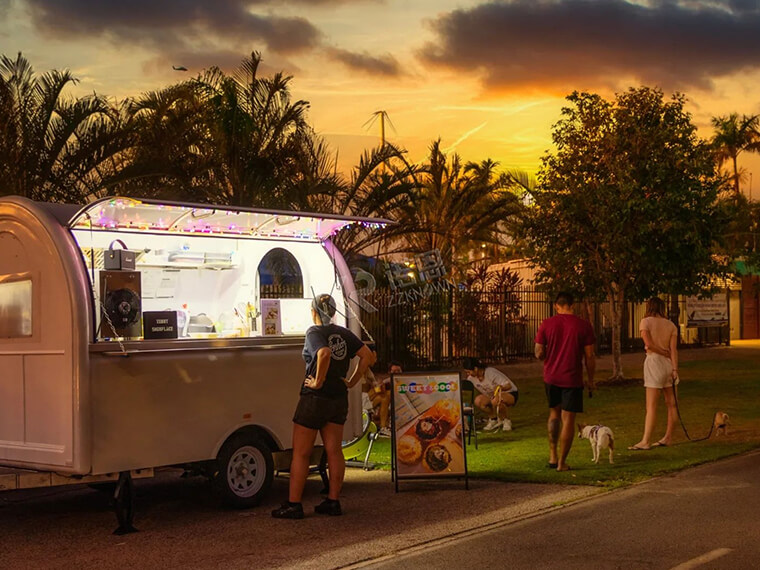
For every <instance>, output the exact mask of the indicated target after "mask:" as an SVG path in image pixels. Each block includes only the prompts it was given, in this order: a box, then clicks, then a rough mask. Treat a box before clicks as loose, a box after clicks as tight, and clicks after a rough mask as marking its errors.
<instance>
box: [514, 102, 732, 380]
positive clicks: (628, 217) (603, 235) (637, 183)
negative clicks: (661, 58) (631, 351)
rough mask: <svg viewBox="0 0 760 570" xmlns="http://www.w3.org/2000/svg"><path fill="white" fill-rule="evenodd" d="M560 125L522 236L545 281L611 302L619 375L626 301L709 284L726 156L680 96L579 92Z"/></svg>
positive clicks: (721, 216)
mask: <svg viewBox="0 0 760 570" xmlns="http://www.w3.org/2000/svg"><path fill="white" fill-rule="evenodd" d="M567 100H568V101H569V102H570V105H569V106H568V107H565V108H564V109H563V110H562V116H561V119H560V120H559V122H558V123H557V124H556V125H555V126H554V131H553V133H552V138H553V141H554V145H555V150H554V151H550V152H548V153H547V154H546V155H545V156H544V157H543V159H542V164H541V167H540V170H539V175H538V185H537V187H536V188H535V189H534V190H533V194H532V195H533V200H534V204H533V206H531V207H530V208H528V212H527V214H526V216H525V220H524V226H523V232H524V235H525V240H526V241H525V243H526V248H527V254H528V256H529V257H530V258H531V259H532V260H533V261H534V263H535V264H536V265H537V266H538V268H539V274H538V276H539V279H540V280H541V281H542V282H545V283H551V284H552V285H553V286H554V287H555V288H569V289H572V290H575V291H576V292H578V293H581V294H583V295H585V296H586V297H590V298H606V299H607V300H608V301H609V306H610V314H611V318H612V333H613V334H612V349H613V363H614V366H613V377H616V378H622V376H623V369H622V366H621V360H620V352H621V344H620V339H621V321H622V315H623V306H624V303H625V302H626V301H641V300H643V299H645V298H646V297H648V296H651V295H654V294H662V293H684V294H690V293H696V292H700V291H703V290H706V289H708V288H709V286H710V284H711V276H712V275H714V274H715V273H716V272H717V271H719V270H720V267H719V266H718V263H717V262H716V260H715V258H714V256H713V248H714V246H715V245H716V243H717V242H718V241H719V240H720V239H721V226H722V224H723V223H724V222H725V219H724V214H723V209H722V207H721V204H720V203H719V201H718V195H719V190H720V187H721V183H722V180H721V176H720V175H719V172H718V165H717V164H716V160H715V155H714V153H713V152H712V149H711V147H710V145H709V143H707V142H706V141H703V140H701V139H699V138H698V137H697V133H696V128H695V127H694V125H693V124H692V121H691V117H690V115H689V114H688V113H687V112H686V111H685V110H684V104H685V98H684V97H683V96H682V95H680V94H675V95H673V96H672V97H671V98H670V99H669V100H666V99H665V98H664V96H663V93H662V91H660V90H658V89H651V88H648V87H641V88H638V89H630V90H628V91H627V92H625V93H621V94H618V95H616V96H615V98H614V100H611V101H608V100H605V99H603V98H602V97H600V96H599V95H596V94H591V93H578V92H574V93H573V94H571V95H570V96H569V97H567Z"/></svg>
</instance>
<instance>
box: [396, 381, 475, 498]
mask: <svg viewBox="0 0 760 570" xmlns="http://www.w3.org/2000/svg"><path fill="white" fill-rule="evenodd" d="M392 406H393V413H392V420H393V430H392V431H393V467H394V471H395V474H396V481H397V482H398V479H404V478H420V479H422V478H436V477H441V476H448V477H462V476H465V477H466V475H467V459H466V455H465V446H464V437H463V433H462V432H463V427H464V424H463V422H462V392H461V389H460V382H459V374H457V373H450V372H440V373H425V374H396V375H394V376H393V398H392ZM397 489H398V485H397Z"/></svg>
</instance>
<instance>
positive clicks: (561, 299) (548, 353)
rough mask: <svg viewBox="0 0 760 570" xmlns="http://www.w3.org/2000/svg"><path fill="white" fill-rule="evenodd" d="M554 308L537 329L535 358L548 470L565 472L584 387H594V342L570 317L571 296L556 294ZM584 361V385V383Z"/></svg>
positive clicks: (581, 324) (591, 332)
mask: <svg viewBox="0 0 760 570" xmlns="http://www.w3.org/2000/svg"><path fill="white" fill-rule="evenodd" d="M554 308H555V310H556V311H557V314H556V315H554V316H553V317H551V318H548V319H546V320H545V321H544V322H542V323H541V326H540V327H538V332H537V333H536V358H539V359H541V360H543V361H544V387H545V388H546V398H547V400H548V401H549V422H548V424H547V427H548V431H549V467H551V468H556V469H557V471H568V470H569V469H570V467H568V465H567V462H566V460H567V454H568V453H570V447H571V446H572V445H573V437H574V436H575V414H576V413H579V412H582V411H583V387H584V385H585V386H586V387H587V388H588V389H589V391H590V390H593V389H594V387H595V386H594V371H595V369H596V357H595V356H594V344H595V339H594V329H592V328H591V324H590V323H589V322H588V321H584V320H583V319H581V318H579V317H576V316H575V315H574V314H573V296H572V295H571V294H570V293H560V294H559V295H557V298H556V299H555V301H554ZM584 358H585V360H586V373H587V375H588V381H587V382H584V381H583V360H584ZM560 422H561V428H560ZM558 441H559V457H558V456H557V442H558Z"/></svg>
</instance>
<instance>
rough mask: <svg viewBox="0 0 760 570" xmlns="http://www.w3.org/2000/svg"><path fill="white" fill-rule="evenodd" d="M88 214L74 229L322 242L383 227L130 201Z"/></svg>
mask: <svg viewBox="0 0 760 570" xmlns="http://www.w3.org/2000/svg"><path fill="white" fill-rule="evenodd" d="M91 210H93V211H91ZM91 210H87V212H86V215H81V216H79V218H78V219H77V220H76V221H75V222H74V224H73V227H74V228H78V229H90V230H106V231H109V230H111V231H113V230H126V231H131V232H146V233H171V234H179V235H206V236H213V235H234V236H239V237H252V238H262V239H265V238H269V239H292V240H296V241H321V240H323V239H325V238H328V237H332V236H334V235H336V234H337V233H338V232H340V231H341V230H344V229H346V228H348V227H361V228H365V229H371V230H376V229H380V228H383V227H385V226H386V225H387V223H386V222H384V221H375V220H343V219H337V218H331V217H329V216H325V217H317V216H314V215H313V214H312V215H308V216H300V215H297V214H283V213H274V212H272V213H268V212H246V211H236V210H219V209H215V208H208V209H200V208H196V207H190V206H182V205H171V204H149V203H144V202H141V201H140V200H134V199H128V198H115V199H112V200H109V201H108V202H99V203H98V204H95V205H93V207H92V209H91ZM241 222H243V223H241Z"/></svg>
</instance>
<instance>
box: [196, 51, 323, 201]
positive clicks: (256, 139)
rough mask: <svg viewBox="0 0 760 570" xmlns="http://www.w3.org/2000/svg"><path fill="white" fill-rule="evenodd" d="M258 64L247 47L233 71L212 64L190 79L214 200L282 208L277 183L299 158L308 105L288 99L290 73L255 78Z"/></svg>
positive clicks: (294, 168)
mask: <svg viewBox="0 0 760 570" xmlns="http://www.w3.org/2000/svg"><path fill="white" fill-rule="evenodd" d="M260 63H261V56H260V54H258V53H257V52H253V53H251V57H250V59H246V60H245V61H243V64H242V65H241V67H240V69H239V70H238V71H237V72H236V73H234V74H233V75H231V76H229V75H226V74H225V73H224V72H222V71H221V70H220V69H218V68H216V67H212V68H211V69H209V70H207V71H206V72H204V73H203V74H202V75H201V76H200V77H199V78H198V79H197V80H195V82H194V84H195V87H196V88H197V89H198V92H199V93H200V95H201V97H202V99H203V101H204V104H205V105H206V107H207V112H208V116H207V118H208V128H209V132H210V136H211V141H212V143H213V146H214V148H215V149H216V153H217V159H218V160H217V164H216V166H215V168H214V172H213V176H214V179H215V181H216V184H217V188H218V195H217V196H215V197H214V201H216V202H217V203H223V204H233V205H237V206H252V205H263V204H266V205H267V206H270V207H272V206H280V207H287V206H288V205H289V203H290V202H291V200H290V197H289V196H286V195H284V189H283V184H282V183H283V181H285V180H287V179H288V177H289V176H290V175H291V174H293V172H294V171H296V172H297V171H298V167H297V164H298V162H297V159H298V158H299V157H301V158H302V157H303V155H302V154H301V151H302V150H303V147H302V145H303V142H304V139H305V138H306V137H308V136H309V133H310V130H309V128H308V123H307V121H306V112H307V111H308V108H309V104H308V102H306V101H302V100H299V101H295V102H293V101H291V97H290V88H289V84H290V80H291V79H292V78H291V77H290V76H287V75H284V74H283V73H276V74H274V75H273V76H272V77H263V78H262V77H259V76H258V68H259V65H260Z"/></svg>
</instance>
